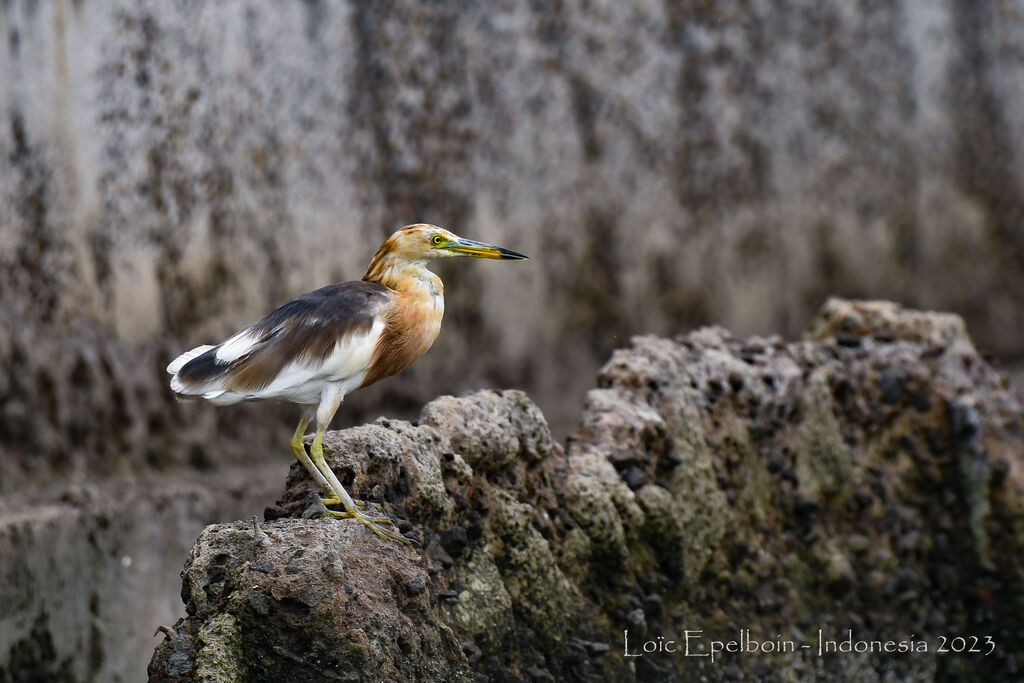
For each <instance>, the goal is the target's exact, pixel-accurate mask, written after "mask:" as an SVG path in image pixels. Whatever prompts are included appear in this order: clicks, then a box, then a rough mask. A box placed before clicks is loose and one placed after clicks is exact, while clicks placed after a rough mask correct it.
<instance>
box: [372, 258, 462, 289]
mask: <svg viewBox="0 0 1024 683" xmlns="http://www.w3.org/2000/svg"><path fill="white" fill-rule="evenodd" d="M363 279H364V280H366V281H368V282H376V283H377V284H380V285H384V286H385V287H388V288H390V289H393V290H395V291H398V292H408V293H421V292H422V293H428V294H430V295H437V294H443V293H444V287H443V286H442V284H441V278H439V277H438V276H437V275H435V274H434V273H432V272H430V271H429V270H427V267H426V265H424V262H423V261H408V260H405V259H398V258H394V256H393V255H392V254H385V255H380V254H378V256H377V257H375V258H374V259H373V261H371V262H370V265H369V267H368V268H367V269H366V273H365V274H364V275H363Z"/></svg>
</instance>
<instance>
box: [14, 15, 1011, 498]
mask: <svg viewBox="0 0 1024 683" xmlns="http://www.w3.org/2000/svg"><path fill="white" fill-rule="evenodd" d="M1022 5H1024V3H1021V2H998V3H997V2H994V1H975V0H950V1H949V2H934V1H932V0H903V1H902V2H866V3H856V4H853V3H849V2H844V1H842V0H825V1H822V0H804V1H802V2H793V3H786V4H785V6H784V7H783V6H782V5H780V4H778V3H772V2H748V3H739V2H730V1H728V0H714V1H712V2H696V1H693V2H690V1H686V2H664V3H661V2H630V3H623V2H588V3H572V2H544V3H531V2H515V1H507V2H500V3H481V4H478V5H474V4H467V3H444V2H431V3H421V2H405V1H402V2H392V3H370V2H324V1H319V2H318V1H315V0H308V1H305V2H298V1H284V2H279V1H274V2H270V1H257V2H242V1H240V0H236V1H231V0H224V1H222V2H216V3H208V2H199V1H197V0H181V1H176V2H164V1H162V0H148V1H147V0H143V1H139V2H135V1H132V2H128V1H127V0H126V1H123V2H118V1H114V0H112V1H110V2H99V1H97V0H50V1H43V2H34V1H30V0H4V1H3V2H0V330H3V333H2V334H0V494H2V493H8V492H12V491H18V490H37V491H42V492H44V493H43V494H42V495H43V496H44V497H45V496H47V495H53V492H55V491H59V490H60V489H61V488H62V487H63V486H65V485H66V484H67V483H68V482H74V483H78V484H81V483H88V482H91V481H95V480H98V479H104V478H108V477H113V476H131V475H134V474H138V473H143V472H145V473H155V474H156V475H159V474H160V473H164V472H173V471H174V470H175V469H177V468H179V467H185V468H199V469H202V468H211V467H215V466H217V465H218V464H220V463H224V462H228V463H234V464H240V463H248V462H250V461H252V460H254V459H255V460H260V461H264V462H271V461H273V462H278V461H279V459H281V458H287V457H288V454H287V450H286V449H284V448H283V446H284V438H285V437H286V436H287V434H288V433H289V430H290V427H291V422H292V421H293V420H294V414H293V413H294V411H293V410H291V409H284V408H275V407H271V406H254V407H248V406H246V407H238V408H231V409H222V410H214V409H211V408H209V407H206V406H195V405H182V404H176V403H174V402H173V400H172V398H171V397H170V396H169V392H168V390H167V388H166V377H165V375H164V373H163V367H164V365H165V364H166V362H167V360H168V359H169V358H171V357H173V355H174V354H175V353H176V352H178V351H180V350H182V349H184V348H188V347H190V346H192V345H196V344H199V343H204V342H211V341H216V340H217V339H219V338H222V337H223V336H225V335H227V334H229V333H231V332H233V331H234V330H236V329H237V328H239V327H240V326H242V325H245V324H247V323H249V322H251V321H253V320H255V319H256V318H258V317H259V316H260V315H261V314H262V313H263V312H265V311H267V310H269V308H271V307H272V306H274V305H276V304H279V303H282V302H284V301H286V300H288V299H289V298H291V297H292V296H294V295H297V294H300V293H302V292H304V291H307V290H309V289H312V288H314V287H317V286H319V285H322V284H325V283H327V282H330V281H335V280H340V279H350V278H356V277H358V276H359V275H360V274H361V273H362V270H363V268H364V267H365V263H366V261H367V260H368V258H369V257H370V255H371V254H372V253H373V250H374V248H375V247H376V245H377V243H379V241H380V240H381V239H382V238H383V237H384V236H385V235H386V234H387V233H388V232H390V231H391V230H393V229H395V228H396V227H398V226H400V225H402V224H404V223H407V222H412V221H430V222H435V223H438V224H441V225H445V226H446V227H449V228H451V229H453V230H455V231H456V232H459V233H462V234H465V235H467V236H471V237H475V238H478V239H484V240H491V241H495V242H499V243H502V244H505V245H507V246H509V247H512V248H514V249H517V250H519V251H523V252H525V253H528V254H530V255H532V256H533V258H532V259H531V260H530V261H527V262H523V263H509V264H503V263H492V262H473V263H465V262H461V263H447V264H445V265H444V267H443V268H442V269H441V274H442V276H443V277H444V278H445V281H446V284H447V293H448V315H447V319H446V321H445V326H444V330H443V331H442V334H441V337H440V339H439V340H438V342H437V344H436V345H435V347H434V348H433V349H432V350H431V352H430V353H429V354H428V355H427V356H426V357H425V358H424V359H422V360H421V361H420V362H419V363H417V365H415V366H414V367H413V368H412V369H410V370H409V371H407V372H406V373H405V374H403V375H401V376H400V377H398V378H394V379H391V380H389V381H388V382H385V383H382V384H381V385H380V386H379V387H375V388H371V389H370V390H367V391H366V392H362V393H360V394H357V395H355V396H353V397H351V398H350V399H348V401H347V403H346V406H345V407H344V409H343V411H342V415H341V416H340V417H339V419H338V421H337V423H336V424H338V425H345V424H352V423H353V422H356V421H361V420H365V419H367V418H369V417H372V416H374V415H377V414H381V413H386V414H389V415H395V416H411V415H415V414H416V412H417V411H418V408H419V406H420V405H421V404H422V403H423V402H425V401H426V400H428V399H429V398H431V397H433V396H435V395H437V394H439V393H444V392H456V393H457V392H460V391H462V390H465V389H469V388H476V387H481V386H501V387H519V388H523V389H526V390H528V391H529V392H530V394H531V396H533V397H534V398H535V399H536V400H537V402H538V403H539V405H540V406H541V407H542V408H543V409H544V411H545V414H546V415H547V416H548V418H549V420H550V421H551V422H552V424H553V426H554V428H555V432H556V434H565V433H567V432H568V431H569V430H571V429H572V427H573V425H572V421H573V420H574V419H575V416H576V415H578V408H579V405H580V401H581V397H582V393H583V390H584V389H585V388H586V387H587V386H589V385H590V384H591V382H592V377H593V373H594V371H595V369H596V368H597V367H598V365H599V364H600V363H601V362H602V361H603V360H604V359H605V358H606V357H607V354H608V352H609V351H610V350H611V349H612V348H614V347H616V346H619V345H622V344H624V343H625V342H626V340H627V339H628V337H629V335H631V334H635V333H657V334H674V333H678V332H682V331H685V330H687V329H690V328H692V327H693V326H695V325H697V324H700V323H705V322H716V323H721V324H724V325H726V326H728V327H729V328H731V329H733V330H734V331H735V332H736V333H738V334H746V333H751V332H782V333H784V334H789V335H793V334H796V333H798V332H799V331H800V330H801V329H802V328H803V325H804V324H805V322H806V321H807V320H808V319H809V318H810V316H811V313H812V311H813V310H814V309H815V308H816V307H817V306H818V305H819V304H820V303H821V301H822V300H823V299H824V298H825V296H826V295H829V294H838V295H846V296H854V297H878V298H892V299H897V300H900V301H903V302H905V303H907V304H911V305H915V306H918V307H922V308H934V309H943V310H953V311H956V312H959V313H961V314H963V315H964V316H965V317H966V318H967V320H968V324H969V327H970V329H971V331H972V334H973V336H974V338H975V340H976V341H977V342H978V345H979V346H980V347H981V348H983V349H987V350H990V351H993V352H994V353H996V354H999V355H1004V356H1017V355H1020V354H1022V353H1024V338H1022V337H1021V336H1020V334H1019V332H1018V330H1019V326H1020V325H1019V323H1020V319H1021V312H1022V310H1024V288H1022V287H1021V286H1020V285H1021V277H1020V273H1021V267H1022V265H1024V220H1022V214H1024V212H1022V209H1021V207H1022V206H1024V189H1022V177H1021V174H1022V171H1021V166H1020V165H1019V164H1017V163H1016V162H1017V159H1018V158H1019V157H1020V154H1021V152H1022V146H1024V58H1022V56H1021V55H1022V54H1024V27H1022V22H1024V6H1022ZM275 444H276V446H275ZM242 512H244V511H240V512H239V514H242Z"/></svg>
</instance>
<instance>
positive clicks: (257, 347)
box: [169, 281, 391, 400]
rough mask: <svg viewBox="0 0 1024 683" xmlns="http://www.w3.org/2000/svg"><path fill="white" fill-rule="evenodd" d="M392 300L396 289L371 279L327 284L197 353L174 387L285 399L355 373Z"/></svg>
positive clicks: (365, 362)
mask: <svg viewBox="0 0 1024 683" xmlns="http://www.w3.org/2000/svg"><path fill="white" fill-rule="evenodd" d="M390 302H391V294H390V290H388V289H387V288H386V287H383V286H381V285H378V284H376V283H372V282H364V281H356V282H341V283H338V284H334V285H329V286H327V287H323V288H321V289H318V290H316V291H314V292H310V293H308V294H305V295H303V296H301V297H299V298H298V299H295V300H294V301H291V302H289V303H287V304H285V305H283V306H281V307H280V308H277V309H276V310H274V311H272V312H271V313H269V314H268V315H267V316H266V317H265V318H263V319H262V320H260V321H259V322H258V323H256V324H255V325H252V326H251V327H248V328H246V329H244V330H242V331H241V332H239V333H238V334H236V335H234V336H233V337H231V338H230V339H228V340H227V341H225V342H224V343H222V344H220V345H219V346H216V347H213V348H210V349H207V350H204V351H203V352H202V353H200V354H198V355H196V356H195V357H194V358H191V359H190V360H188V361H187V362H185V363H184V365H181V366H180V368H179V369H178V371H177V373H176V374H175V376H174V378H173V379H172V380H171V386H172V388H174V389H175V391H178V392H179V393H183V394H187V395H202V396H204V397H206V398H211V399H213V398H216V396H217V395H219V394H218V393H217V392H230V393H232V394H234V395H237V397H238V398H237V400H242V399H243V398H264V397H266V398H271V397H287V396H288V393H289V391H290V390H293V389H296V388H299V387H301V386H302V385H304V384H306V383H307V382H310V381H314V380H323V379H330V380H344V379H347V378H350V377H355V376H357V375H360V373H365V371H366V368H368V367H369V365H370V363H371V359H372V356H373V350H374V347H375V346H376V344H377V339H378V338H379V337H380V335H381V333H382V332H383V329H384V322H383V320H384V318H385V315H384V312H385V310H386V307H387V306H388V305H389V304H390ZM190 353H191V352H190ZM186 355H187V354H186ZM169 367H174V363H173V362H172V364H171V366H169ZM179 387H180V388H179Z"/></svg>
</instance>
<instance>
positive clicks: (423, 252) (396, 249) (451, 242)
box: [378, 223, 527, 261]
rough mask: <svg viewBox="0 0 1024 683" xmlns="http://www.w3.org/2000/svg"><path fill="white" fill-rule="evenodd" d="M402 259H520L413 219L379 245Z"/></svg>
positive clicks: (506, 252)
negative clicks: (412, 221) (414, 221)
mask: <svg viewBox="0 0 1024 683" xmlns="http://www.w3.org/2000/svg"><path fill="white" fill-rule="evenodd" d="M385 251H386V252H387V253H388V254H389V255H392V256H393V257H397V258H398V259H403V260H406V261H423V260H425V259H433V258H441V257H444V256H475V257H477V258H493V259H524V258H527V257H526V256H524V255H523V254H520V253H519V252H516V251H512V250H511V249H505V248H504V247H496V246H494V245H491V244H484V243H483V242H476V241H474V240H467V239H464V238H462V237H459V236H458V235H456V234H455V233H453V232H451V231H450V230H445V229H444V228H439V227H437V226H436V225H428V224H426V223H417V224H415V225H407V226H405V227H404V228H401V229H400V230H398V231H397V232H395V233H394V234H393V235H391V237H389V238H387V240H385V241H384V244H382V245H381V246H380V251H378V254H380V253H381V252H385Z"/></svg>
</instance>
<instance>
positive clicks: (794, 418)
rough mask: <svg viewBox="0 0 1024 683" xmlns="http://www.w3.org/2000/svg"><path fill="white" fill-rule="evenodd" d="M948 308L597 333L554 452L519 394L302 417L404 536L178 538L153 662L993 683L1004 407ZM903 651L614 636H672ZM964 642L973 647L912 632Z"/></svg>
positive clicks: (245, 529) (264, 673) (236, 527)
mask: <svg viewBox="0 0 1024 683" xmlns="http://www.w3.org/2000/svg"><path fill="white" fill-rule="evenodd" d="M964 329H965V328H964V325H963V321H962V320H961V319H959V318H958V317H956V316H951V315H941V314H930V313H918V312H914V311H907V310H904V309H901V308H899V307H898V306H895V305H892V304H882V303H864V302H845V301H839V300H833V301H830V302H829V303H828V304H827V305H826V306H825V307H824V308H823V309H822V311H821V313H820V315H819V317H818V319H817V320H816V321H815V323H814V325H813V326H812V328H811V332H810V333H809V337H808V339H806V340H804V341H799V342H795V343H788V344H787V343H785V342H783V341H782V340H781V339H780V338H777V337H771V338H761V337H753V338H749V339H737V338H734V337H732V336H731V335H730V334H729V333H728V332H726V331H725V330H723V329H722V328H717V327H715V328H704V329H701V330H698V331H696V332H694V333H692V334H690V335H688V336H684V337H680V338H678V339H676V340H670V339H663V338H657V337H651V336H649V337H637V338H635V339H633V342H632V345H631V347H630V348H628V349H623V350H620V351H617V352H615V354H614V355H613V356H612V358H611V360H610V361H609V362H608V363H607V364H606V365H605V366H604V368H603V369H602V371H601V373H600V376H599V380H598V384H599V386H598V388H596V389H593V390H592V391H591V392H590V393H589V394H588V397H587V402H586V407H585V410H584V413H583V416H582V420H581V426H580V430H579V432H578V433H577V434H576V435H574V436H573V437H572V438H571V439H570V440H569V441H568V444H567V447H565V448H563V447H562V446H560V445H559V444H557V443H553V442H552V441H551V439H550V436H549V433H548V427H547V424H546V422H545V421H544V417H543V415H542V414H541V413H540V412H539V411H538V410H537V408H536V406H534V405H533V404H532V403H531V402H530V401H529V400H528V399H527V397H526V396H525V394H523V393H521V392H518V391H504V392H500V393H495V392H489V391H484V392H479V393H476V394H472V395H469V396H465V397H462V398H451V397H442V398H439V399H437V400H435V401H434V402H432V403H430V404H428V405H427V406H426V407H425V408H424V409H423V411H422V414H421V416H420V419H419V421H418V422H416V423H406V422H401V421H388V420H379V421H378V422H377V423H375V424H373V425H367V426H363V427H360V428H356V429H349V430H345V431H340V432H334V433H331V434H330V438H329V439H328V441H327V445H328V447H329V449H330V454H329V458H328V459H329V461H330V462H331V464H332V466H333V467H334V468H335V470H336V471H338V473H339V477H340V478H341V480H342V481H343V482H344V483H345V484H346V486H348V487H349V490H350V491H351V492H352V493H353V495H355V496H356V497H358V498H363V499H367V500H371V501H377V502H380V503H382V504H383V506H384V508H385V509H386V510H387V512H388V513H389V514H390V515H392V516H393V518H394V519H396V520H397V523H398V528H399V529H401V530H402V532H403V533H405V534H407V535H409V536H410V537H413V538H416V539H418V541H419V545H418V546H417V547H415V548H414V549H412V548H407V547H404V546H401V545H400V544H397V543H394V542H382V541H380V540H379V539H377V538H376V537H375V536H373V535H372V534H370V533H369V532H368V531H367V530H365V529H363V528H361V527H360V526H359V525H358V523H356V522H354V521H351V520H337V519H332V520H319V519H309V517H311V516H315V515H316V514H317V511H318V507H317V503H318V501H317V500H316V496H315V491H314V490H313V486H312V484H311V483H310V481H309V480H308V478H307V477H306V476H305V474H304V473H303V472H302V471H301V470H299V468H298V466H297V465H296V466H293V469H292V473H291V476H290V477H289V479H288V489H287V493H286V495H285V497H284V498H283V499H282V500H281V501H280V502H279V504H277V505H275V506H272V507H271V508H268V510H267V512H266V517H267V519H268V520H270V521H268V522H265V523H263V524H261V525H259V526H254V525H253V524H251V523H235V524H222V525H215V526H211V527H209V528H207V529H206V531H204V532H203V534H202V535H201V536H200V538H199V540H198V541H197V543H196V545H195V547H194V549H193V551H192V553H191V555H190V556H189V559H188V561H187V563H186V568H185V572H184V581H183V589H182V597H183V598H184V599H185V601H186V605H187V609H188V616H187V617H186V618H185V619H184V620H182V621H181V622H179V623H178V624H177V625H176V626H175V627H174V629H173V635H170V636H169V637H168V638H166V639H165V641H164V642H163V643H161V644H160V645H159V646H158V647H157V651H156V653H155V655H154V658H153V661H152V663H151V665H150V674H151V680H153V681H191V680H207V679H209V680H218V676H220V677H224V676H227V675H228V674H230V675H231V676H237V678H232V680H252V681H259V680H281V681H289V680H296V681H298V680H309V678H310V677H318V678H320V679H324V680H328V679H333V678H341V679H343V680H382V679H386V678H396V677H403V676H405V677H408V676H413V675H415V676H419V675H421V672H423V671H430V672H438V673H437V675H436V676H435V675H433V673H431V675H430V676H428V678H434V679H437V680H443V679H446V678H452V679H466V680H469V679H471V678H472V679H475V680H493V681H553V680H579V681H584V680H616V681H619V680H693V681H697V680H723V681H724V680H738V679H741V678H742V679H747V680H755V679H757V680H814V679H819V680H859V681H887V680H901V681H903V680H922V681H923V680H965V681H966V680H972V681H973V680H993V681H995V680H1010V679H1012V678H1014V676H1015V675H1016V674H1015V672H1019V671H1020V668H1021V666H1024V648H1021V645H1020V635H1021V633H1024V616H1022V615H1024V569H1022V567H1021V563H1020V558H1021V557H1022V556H1024V446H1022V442H1021V438H1022V437H1021V433H1022V427H1024V411H1022V408H1021V405H1020V403H1019V401H1018V399H1017V398H1016V397H1015V396H1014V394H1013V393H1012V392H1011V391H1009V390H1008V388H1007V383H1006V380H1005V378H1004V377H1002V376H1001V375H999V374H998V373H996V372H995V371H994V370H993V369H992V368H991V367H990V366H989V365H988V364H987V363H986V362H985V361H984V360H983V359H982V358H981V357H980V356H979V355H978V354H977V352H976V351H975V350H974V347H973V345H972V343H971V340H970V339H969V338H968V336H967V335H966V333H965V331H964ZM819 628H820V629H822V630H823V631H824V635H825V637H826V638H832V639H836V640H839V639H842V638H845V637H846V633H847V629H852V631H853V633H855V637H856V638H857V639H858V640H861V639H862V640H873V639H879V640H888V639H892V640H907V639H911V638H913V639H915V640H922V639H923V640H925V641H927V643H928V646H929V648H930V651H929V652H928V653H927V654H894V655H888V656H886V655H858V654H839V655H832V656H824V657H818V656H817V654H816V652H813V651H810V650H807V651H804V650H800V651H797V652H795V653H785V654H774V655H763V654H762V655H743V656H740V655H729V654H721V655H720V658H719V659H718V660H717V661H716V662H714V663H713V664H712V663H711V662H710V661H709V660H708V659H700V658H684V657H681V656H670V655H664V654H662V655H646V656H642V657H626V656H625V655H626V654H627V653H626V651H625V650H624V641H623V631H624V630H626V629H628V630H629V633H630V637H631V642H632V643H633V648H632V649H631V651H630V652H632V653H636V652H638V651H639V647H640V645H639V644H640V643H642V642H643V641H644V640H646V639H657V638H658V637H659V636H660V637H664V638H665V639H667V640H675V641H676V642H683V640H684V637H685V631H686V630H688V629H691V630H692V629H702V630H703V631H704V634H705V638H706V641H705V645H707V641H709V640H711V639H721V640H730V639H734V638H737V637H738V634H739V632H740V630H741V629H749V630H750V637H752V638H754V639H762V640H763V639H775V638H779V637H781V638H787V639H793V640H797V641H799V642H806V643H810V644H814V643H815V642H816V641H815V639H816V637H817V630H818V629H819ZM986 634H990V635H992V636H993V638H994V640H995V641H996V643H997V647H996V650H995V652H994V653H993V654H991V655H989V656H987V657H981V656H953V655H939V654H936V653H935V651H934V650H935V648H936V647H937V646H938V644H939V641H938V637H939V636H947V637H951V636H953V635H968V636H969V635H986Z"/></svg>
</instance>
